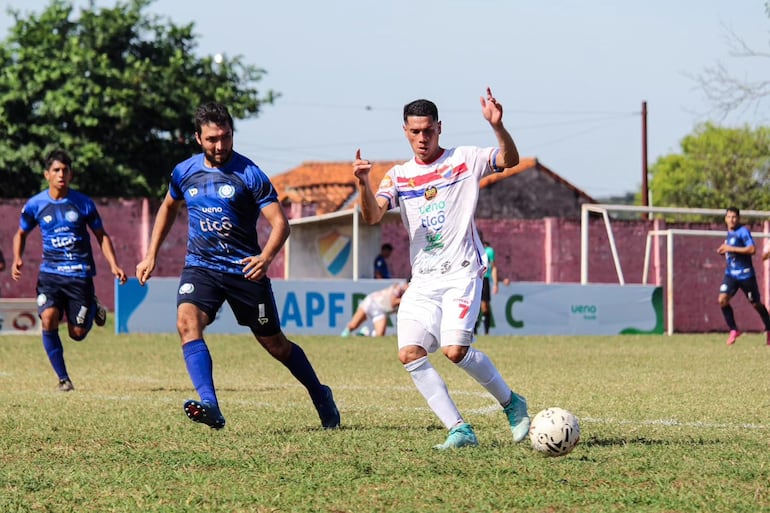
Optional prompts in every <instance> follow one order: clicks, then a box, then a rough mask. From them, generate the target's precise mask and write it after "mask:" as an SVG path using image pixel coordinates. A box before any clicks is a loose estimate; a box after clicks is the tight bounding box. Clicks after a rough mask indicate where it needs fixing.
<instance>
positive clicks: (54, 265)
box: [19, 189, 103, 278]
mask: <svg viewBox="0 0 770 513" xmlns="http://www.w3.org/2000/svg"><path fill="white" fill-rule="evenodd" d="M38 225H39V226H40V233H41V235H42V240H43V261H42V263H41V264H40V272H43V273H52V274H60V275H64V276H77V277H80V278H87V277H89V276H93V275H95V274H96V266H95V265H94V256H93V252H92V251H91V236H90V234H89V233H88V229H87V227H90V228H91V230H99V229H102V228H103V226H102V220H101V218H100V217H99V212H97V210H96V205H95V204H94V202H93V200H92V199H91V198H89V197H88V196H86V195H85V194H83V193H81V192H78V191H75V190H72V189H70V190H69V191H67V196H66V197H64V198H62V199H59V200H55V199H53V198H51V195H50V194H49V193H48V191H47V190H46V191H43V192H41V193H39V194H36V195H34V196H32V197H31V198H30V199H29V201H27V203H26V204H25V205H24V208H23V209H22V210H21V219H20V221H19V228H21V230H23V231H25V232H30V231H32V230H33V229H34V228H35V226H38Z"/></svg>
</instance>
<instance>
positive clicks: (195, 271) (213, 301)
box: [176, 267, 281, 337]
mask: <svg viewBox="0 0 770 513" xmlns="http://www.w3.org/2000/svg"><path fill="white" fill-rule="evenodd" d="M225 301H227V304H229V305H230V308H231V309H232V310H233V313H234V314H235V319H236V320H237V321H238V324H240V325H241V326H248V327H249V328H250V329H251V331H252V332H253V333H254V334H255V335H259V336H264V337H270V336H272V335H276V334H277V333H278V332H279V331H281V320H280V319H279V317H278V309H277V308H276V306H275V297H274V296H273V287H272V286H271V285H270V279H269V278H262V279H261V280H259V281H251V280H247V279H246V278H244V277H243V276H242V275H240V274H230V273H223V272H220V271H212V270H211V269H205V268H203V267H185V268H184V269H183V270H182V276H181V277H180V278H179V290H177V293H176V305H177V307H178V306H179V305H181V304H182V303H192V304H193V305H195V306H197V307H198V308H200V309H201V310H202V311H203V312H205V313H206V315H208V317H209V324H211V323H212V322H214V319H215V318H216V315H217V312H218V311H219V309H220V308H221V307H222V304H223V303H224V302H225Z"/></svg>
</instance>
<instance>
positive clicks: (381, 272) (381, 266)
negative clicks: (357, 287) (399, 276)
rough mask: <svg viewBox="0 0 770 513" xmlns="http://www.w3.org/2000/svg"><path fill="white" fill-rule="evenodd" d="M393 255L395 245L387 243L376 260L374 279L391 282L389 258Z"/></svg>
mask: <svg viewBox="0 0 770 513" xmlns="http://www.w3.org/2000/svg"><path fill="white" fill-rule="evenodd" d="M391 254H393V245H392V244H390V243H388V242H386V243H385V244H383V245H382V247H381V248H380V253H379V254H378V255H377V256H376V257H375V258H374V278H375V279H377V280H389V279H390V269H388V258H390V255H391Z"/></svg>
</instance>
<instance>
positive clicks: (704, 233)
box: [580, 204, 770, 335]
mask: <svg viewBox="0 0 770 513" xmlns="http://www.w3.org/2000/svg"><path fill="white" fill-rule="evenodd" d="M611 212H630V213H639V214H644V213H647V214H666V215H668V216H677V215H690V216H691V215H707V216H723V215H724V213H725V209H709V208H678V207H641V206H634V205H609V204H583V205H582V207H581V219H580V283H581V284H583V285H585V284H588V283H590V281H589V276H588V269H589V250H590V232H589V231H590V215H591V213H594V214H598V215H601V217H602V221H603V225H604V229H605V231H606V235H607V239H608V242H609V246H610V251H611V254H612V260H613V263H614V265H615V273H616V275H617V277H618V283H619V284H620V285H625V284H626V279H625V275H624V273H623V269H622V266H621V262H620V257H619V253H618V247H617V243H616V241H615V236H614V233H613V230H612V223H611V218H610V213H611ZM744 218H760V219H765V221H764V223H763V232H752V237H753V238H756V239H768V238H770V223H769V222H768V221H767V219H770V211H766V210H741V219H744ZM649 222H650V223H651V224H657V223H655V221H654V220H650V221H649ZM726 231H727V230H726V229H723V230H698V229H685V228H666V229H656V228H655V227H653V228H652V229H650V230H648V232H647V238H646V241H645V249H644V251H645V254H644V268H643V273H642V284H645V285H646V284H647V283H648V281H649V267H650V259H651V255H652V257H653V258H655V261H656V263H657V262H659V261H660V246H659V242H658V241H659V240H660V238H661V237H665V240H666V277H665V281H666V284H665V288H666V291H665V294H666V296H665V297H666V306H665V308H666V326H667V329H666V332H667V334H669V335H671V334H673V333H674V315H675V313H674V286H675V285H674V237H675V236H682V237H688V236H690V237H693V236H698V237H722V238H724V236H725V233H726ZM765 245H767V243H765ZM653 246H654V251H653ZM766 271H767V265H766ZM768 274H770V273H768V272H765V280H764V283H763V284H762V288H763V289H764V290H762V291H761V295H763V297H765V298H767V297H770V296H768V294H770V284H769V283H768ZM655 284H656V285H662V283H660V277H659V276H658V277H656V283H655Z"/></svg>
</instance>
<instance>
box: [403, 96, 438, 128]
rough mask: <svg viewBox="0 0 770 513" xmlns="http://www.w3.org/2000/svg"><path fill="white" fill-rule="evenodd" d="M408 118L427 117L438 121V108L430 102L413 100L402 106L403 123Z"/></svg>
mask: <svg viewBox="0 0 770 513" xmlns="http://www.w3.org/2000/svg"><path fill="white" fill-rule="evenodd" d="M409 116H420V117H423V116H428V117H430V118H432V119H433V121H438V107H436V104H435V103H433V102H432V101H430V100H415V101H413V102H410V103H407V104H406V105H404V123H406V118H408V117H409Z"/></svg>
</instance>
